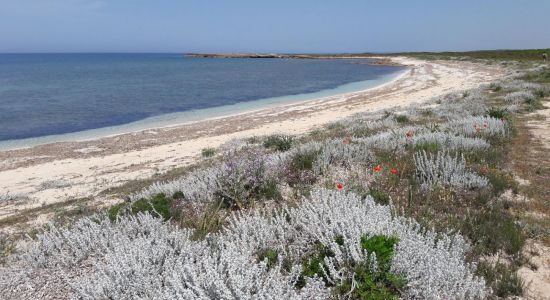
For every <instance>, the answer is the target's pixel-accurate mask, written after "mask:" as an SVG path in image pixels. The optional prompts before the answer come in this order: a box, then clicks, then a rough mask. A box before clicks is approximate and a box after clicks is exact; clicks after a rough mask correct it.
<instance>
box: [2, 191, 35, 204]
mask: <svg viewBox="0 0 550 300" xmlns="http://www.w3.org/2000/svg"><path fill="white" fill-rule="evenodd" d="M27 200H29V196H28V195H27V194H22V193H10V192H6V193H2V194H0V206H2V205H9V204H13V203H17V202H22V201H27Z"/></svg>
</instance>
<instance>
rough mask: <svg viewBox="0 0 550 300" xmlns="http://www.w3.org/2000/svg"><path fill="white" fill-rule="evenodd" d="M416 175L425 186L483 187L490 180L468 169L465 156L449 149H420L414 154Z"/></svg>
mask: <svg viewBox="0 0 550 300" xmlns="http://www.w3.org/2000/svg"><path fill="white" fill-rule="evenodd" d="M414 162H415V164H416V177H417V178H418V180H419V181H420V183H421V184H422V186H423V187H424V188H429V187H430V186H433V185H436V184H440V185H448V186H453V187H458V188H482V187H485V186H487V185H488V184H489V182H488V180H487V179H486V178H484V177H481V176H479V175H477V174H475V173H472V172H469V171H467V170H466V161H465V159H464V156H462V155H461V156H458V155H456V156H453V155H451V154H449V153H448V152H447V151H439V152H437V154H435V155H433V154H427V153H426V151H423V150H422V151H419V152H417V153H415V155H414Z"/></svg>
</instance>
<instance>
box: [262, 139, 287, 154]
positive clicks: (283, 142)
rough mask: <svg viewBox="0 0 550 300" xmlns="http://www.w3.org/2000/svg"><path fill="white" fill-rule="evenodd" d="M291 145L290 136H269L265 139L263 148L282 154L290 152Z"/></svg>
mask: <svg viewBox="0 0 550 300" xmlns="http://www.w3.org/2000/svg"><path fill="white" fill-rule="evenodd" d="M292 143H293V137H292V136H290V135H271V136H268V137H267V138H266V139H265V141H264V147H265V148H269V149H274V150H276V151H279V152H284V151H288V150H290V148H291V147H292Z"/></svg>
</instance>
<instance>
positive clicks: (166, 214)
mask: <svg viewBox="0 0 550 300" xmlns="http://www.w3.org/2000/svg"><path fill="white" fill-rule="evenodd" d="M171 204H172V199H170V198H167V197H166V195H164V194H157V195H155V196H154V197H152V198H151V199H149V200H148V199H140V200H137V201H135V202H134V203H132V206H131V207H130V210H131V212H132V214H137V213H138V212H146V211H147V212H150V213H151V214H153V215H157V216H159V217H162V218H163V219H164V220H168V219H170V217H171V216H172V214H171V212H170V206H171Z"/></svg>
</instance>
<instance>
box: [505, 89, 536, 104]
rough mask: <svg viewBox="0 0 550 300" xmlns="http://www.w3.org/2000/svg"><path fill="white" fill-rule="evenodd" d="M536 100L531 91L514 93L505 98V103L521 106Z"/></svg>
mask: <svg viewBox="0 0 550 300" xmlns="http://www.w3.org/2000/svg"><path fill="white" fill-rule="evenodd" d="M534 99H535V95H533V93H531V92H529V91H518V92H512V93H509V94H507V95H506V96H504V101H505V102H507V103H509V104H521V103H525V102H527V101H532V100H534Z"/></svg>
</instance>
